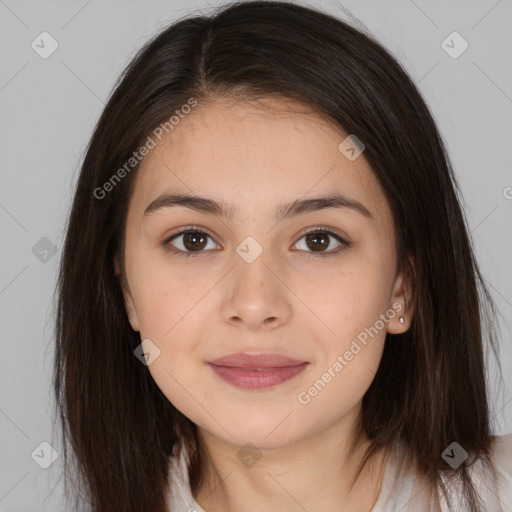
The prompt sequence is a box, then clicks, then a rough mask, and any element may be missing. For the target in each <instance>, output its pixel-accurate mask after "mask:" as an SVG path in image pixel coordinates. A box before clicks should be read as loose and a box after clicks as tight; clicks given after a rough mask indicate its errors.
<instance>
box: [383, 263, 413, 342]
mask: <svg viewBox="0 0 512 512" xmlns="http://www.w3.org/2000/svg"><path fill="white" fill-rule="evenodd" d="M408 259H409V264H410V268H409V269H406V270H404V271H403V272H401V273H400V274H398V276H397V278H396V280H395V284H394V285H393V293H392V296H391V305H392V306H393V310H394V311H395V313H396V314H395V316H394V317H393V318H392V319H391V320H390V321H389V322H388V326H387V329H386V331H387V332H389V333H390V334H402V333H404V332H406V331H407V330H408V329H409V326H410V325H411V321H412V312H413V310H414V303H415V302H414V296H415V294H414V290H413V287H412V275H411V273H414V258H413V257H412V256H409V258H408ZM400 318H403V319H404V322H403V323H401V322H400Z"/></svg>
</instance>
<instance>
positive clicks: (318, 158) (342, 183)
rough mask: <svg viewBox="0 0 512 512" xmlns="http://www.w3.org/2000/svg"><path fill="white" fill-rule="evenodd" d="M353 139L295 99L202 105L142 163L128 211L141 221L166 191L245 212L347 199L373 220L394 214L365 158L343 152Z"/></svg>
mask: <svg viewBox="0 0 512 512" xmlns="http://www.w3.org/2000/svg"><path fill="white" fill-rule="evenodd" d="M348 135H349V134H347V133H345V132H344V131H343V130H342V129H341V128H340V127H338V126H336V125H335V124H334V122H329V121H328V120H327V119H325V118H323V117H320V116H319V115H317V114H315V113H314V112H313V111H312V110H311V109H310V107H308V106H306V105H303V104H301V103H296V102H293V101H290V100H277V99H266V100H260V101H259V102H258V103H257V104H255V103H248V102H243V103H240V102H237V101H234V100H218V101H215V102H210V103H208V104H204V105H201V104H199V105H198V106H197V107H196V108H195V109H194V110H193V111H192V112H191V113H190V114H188V115H186V116H185V117H184V118H183V119H181V120H180V122H179V124H178V125H177V126H176V127H174V129H173V130H172V131H171V132H170V133H169V134H167V135H165V136H164V137H163V138H162V141H161V142H158V143H157V145H156V147H155V148H154V149H152V150H151V152H150V153H149V154H148V155H147V156H146V157H145V159H144V160H143V162H142V163H141V165H140V167H139V170H138V171H137V175H136V176H135V180H136V182H135V187H134V191H133V195H132V198H131V201H130V203H131V206H130V209H131V210H136V213H137V214H138V215H142V214H143V212H144V209H145V207H147V205H148V204H149V203H150V202H151V201H152V200H154V199H155V197H157V196H158V195H159V194H162V193H165V192H166V191H167V190H173V191H177V190H179V191H181V192H182V193H188V194H196V195H201V196H208V197H212V198H214V199H216V200H218V201H223V202H226V203H230V204H233V205H235V206H236V207H237V210H238V211H241V212H243V211H244V209H245V208H247V211H249V210H253V211H254V209H257V210H258V211H259V212H260V211H269V212H270V211H272V209H273V207H274V205H275V204H276V203H278V202H279V203H283V202H287V201H293V200H295V199H297V198H299V197H302V196H304V197H307V196H318V195H328V194H332V193H334V192H342V193H343V194H344V195H346V196H348V197H353V198H354V199H356V200H358V201H360V202H362V203H363V204H365V206H366V207H367V208H368V210H370V211H371V213H372V215H373V216H374V217H375V218H379V217H381V216H382V215H384V216H386V213H387V214H388V215H389V212H385V211H383V210H386V209H387V204H386V202H385V199H384V195H383V193H382V190H381V188H380V186H379V184H378V182H377V180H376V178H375V176H374V175H373V173H372V171H371V168H370V167H369V165H368V164H367V162H366V160H365V159H364V153H363V154H362V155H361V156H360V157H358V158H356V159H355V160H353V161H351V160H349V159H348V158H347V157H346V156H345V155H344V154H343V153H342V152H341V151H340V150H339V149H338V147H339V145H340V143H342V142H343V141H344V140H345V139H346V138H347V137H348Z"/></svg>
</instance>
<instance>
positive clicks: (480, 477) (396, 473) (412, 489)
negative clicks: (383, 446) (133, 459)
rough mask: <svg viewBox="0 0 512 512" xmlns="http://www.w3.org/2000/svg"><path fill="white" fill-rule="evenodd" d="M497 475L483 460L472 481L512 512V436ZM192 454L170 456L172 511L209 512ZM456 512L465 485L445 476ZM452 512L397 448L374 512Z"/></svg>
mask: <svg viewBox="0 0 512 512" xmlns="http://www.w3.org/2000/svg"><path fill="white" fill-rule="evenodd" d="M489 456H490V459H491V462H492V463H493V465H494V467H495V470H496V472H495V474H494V475H491V474H489V473H487V472H486V471H485V467H484V466H483V462H482V461H480V460H479V461H478V462H476V463H475V464H473V466H471V467H470V468H469V473H470V474H471V478H472V481H473V483H474V485H475V487H476V489H477V491H478V492H479V493H480V494H479V495H480V497H481V499H482V502H483V503H484V504H485V506H486V510H488V511H489V512H512V433H510V434H506V435H502V436H496V437H495V438H494V440H493V443H492V445H491V450H490V454H489ZM188 460H189V459H188V453H187V450H186V448H185V445H182V451H181V454H180V457H179V459H178V457H176V456H171V457H169V462H170V472H169V496H168V503H169V506H170V508H169V512H206V511H205V510H204V509H203V508H201V506H200V505H199V504H198V503H197V502H196V501H195V499H194V497H193V496H192V493H191V490H190V484H189V477H188ZM442 479H443V482H444V483H445V485H446V487H447V490H448V493H449V495H450V499H451V503H452V506H453V507H454V509H453V512H466V509H465V508H463V507H462V505H460V504H459V501H460V500H459V499H458V498H457V496H460V495H461V492H462V491H461V489H462V487H461V482H460V480H457V479H452V480H451V481H449V479H448V477H444V476H443V477H442ZM397 511H400V512H450V511H449V509H448V506H447V504H446V502H445V500H444V497H442V498H441V499H439V498H438V492H434V490H433V489H432V488H431V486H430V485H429V484H428V482H427V480H426V479H425V477H423V476H422V475H421V474H420V473H419V472H418V470H417V468H416V466H415V464H413V462H412V460H411V458H410V457H408V456H407V452H406V450H405V448H404V445H403V444H401V445H397V447H395V448H394V449H393V450H391V452H390V456H389V458H388V460H387V462H386V466H385V469H384V476H383V480H382V487H381V490H380V493H379V496H378V498H377V502H376V503H375V505H374V507H373V508H372V510H371V512H397Z"/></svg>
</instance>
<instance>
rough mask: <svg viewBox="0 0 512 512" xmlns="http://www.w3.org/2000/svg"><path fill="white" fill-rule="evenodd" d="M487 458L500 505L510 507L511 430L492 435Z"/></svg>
mask: <svg viewBox="0 0 512 512" xmlns="http://www.w3.org/2000/svg"><path fill="white" fill-rule="evenodd" d="M489 459H490V462H491V464H492V466H493V470H494V480H495V483H496V492H497V493H498V498H499V500H500V502H501V504H502V505H505V506H506V507H509V508H510V509H512V432H511V433H510V434H504V435H500V436H494V437H493V441H492V444H491V448H490V450H489ZM505 509H506V508H505Z"/></svg>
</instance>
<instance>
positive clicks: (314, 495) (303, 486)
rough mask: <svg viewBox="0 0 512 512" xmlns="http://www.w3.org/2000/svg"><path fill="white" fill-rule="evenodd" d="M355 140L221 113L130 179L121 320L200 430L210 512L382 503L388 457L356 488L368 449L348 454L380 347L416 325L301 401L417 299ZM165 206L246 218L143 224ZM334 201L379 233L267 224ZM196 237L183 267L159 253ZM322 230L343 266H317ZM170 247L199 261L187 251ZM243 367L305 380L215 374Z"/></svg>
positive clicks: (342, 217) (277, 114)
mask: <svg viewBox="0 0 512 512" xmlns="http://www.w3.org/2000/svg"><path fill="white" fill-rule="evenodd" d="M347 135H348V134H346V133H344V132H343V131H342V130H341V129H340V128H338V127H336V126H334V125H333V123H330V122H328V121H327V120H325V119H323V118H321V117H319V116H318V115H316V114H315V113H314V112H312V111H310V110H309V109H308V107H307V106H304V105H302V104H299V103H295V102H293V101H289V100H288V101H285V100H278V99H275V98H274V99H267V100H261V101H260V103H259V104H255V103H248V102H247V103H245V102H244V103H240V102H235V101H233V100H229V99H222V100H216V101H212V102H209V103H207V104H206V103H205V104H200V105H199V106H198V107H197V108H196V109H194V111H193V112H191V113H190V114H188V115H187V116H186V117H185V118H184V119H183V120H181V121H180V124H179V125H178V126H177V127H176V128H175V129H174V130H173V131H172V132H171V133H170V134H169V135H167V137H166V138H165V139H164V140H163V141H162V142H161V143H159V144H158V145H157V146H156V147H155V148H154V149H153V150H152V151H151V152H150V154H149V155H148V156H147V157H146V158H145V160H144V161H143V163H142V165H141V168H140V169H139V170H138V171H137V176H136V182H135V187H134V190H133V194H132V197H131V199H130V203H129V209H128V214H127V223H126V239H125V248H124V250H125V252H124V258H125V267H124V272H125V277H126V281H123V283H122V284H123V292H124V296H125V306H126V311H127V314H128V318H129V321H130V324H131V326H132V328H133V329H134V330H136V331H139V332H140V336H141V340H146V339H150V340H151V341H152V343H153V344H154V345H156V346H157V347H158V349H159V350H160V354H159V356H158V357H157V358H156V359H155V360H154V362H152V363H151V364H150V365H149V366H148V369H149V371H150V372H151V375H152V377H153V378H154V380H155V382H156V383H157V385H158V386H159V387H160V389H161V390H162V391H163V393H164V394H165V395H166V397H167V398H168V399H169V400H170V401H171V402H172V403H173V404H174V405H175V406H176V407H177V408H178V409H179V410H180V411H181V412H182V413H183V414H184V415H186V416H187V417H188V418H190V419H191V420H192V421H193V422H194V423H195V424H196V425H197V426H198V429H199V434H200V439H201V443H202V449H203V450H204V451H205V452H207V460H208V464H207V478H206V481H205V483H204V484H203V485H202V486H201V488H200V489H199V492H198V493H197V496H196V499H197V501H198V503H199V504H200V505H201V506H202V507H203V508H204V509H205V510H207V511H208V512H216V511H221V510H222V511H227V512H230V511H241V510H243V511H245V512H253V511H262V510H282V511H285V512H286V511H290V512H291V511H298V510H302V508H301V507H303V508H304V509H306V510H308V511H309V512H315V511H320V510H322V511H324V510H337V511H348V510H359V511H361V512H364V511H370V510H371V508H372V507H373V505H374V503H375V501H376V499H377V497H378V493H379V490H380V486H381V481H382V473H383V465H384V462H385V458H384V454H379V455H378V456H377V457H376V458H375V461H374V462H373V463H372V464H370V465H368V466H365V469H364V470H363V472H362V473H361V475H360V477H359V478H358V479H357V481H356V483H355V484H354V485H353V487H351V486H350V482H351V481H352V478H353V477H354V474H355V470H356V467H357V464H358V463H359V462H360V460H361V457H362V454H363V450H364V449H365V448H366V446H367V441H366V440H364V439H363V440H362V441H361V442H360V443H358V444H357V446H356V447H355V449H354V450H352V451H351V450H350V445H351V443H352V441H353V439H354V431H355V428H356V426H357V424H358V421H359V419H360V414H361V402H362V398H363V395H364V393H365V392H366V390H367V389H368V387H369V386H370V384H371V382H372V380H373V378H374V375H375V373H376V371H377V369H378V366H379V363H380V359H381V355H382V350H383V347H384V341H385V336H386V332H389V333H401V332H404V331H405V330H407V328H408V326H409V325H410V315H409V314H408V312H404V309H402V311H401V313H400V314H396V315H395V316H394V318H392V319H390V320H389V321H388V322H387V323H386V324H385V326H384V328H382V329H380V330H379V332H378V334H377V335H376V336H374V337H373V338H370V341H369V342H368V343H367V345H366V346H364V348H363V349H362V350H361V351H360V352H358V353H357V355H355V356H354V357H353V359H352V360H351V361H349V362H348V364H347V365H346V366H345V367H344V368H343V370H342V371H341V372H340V373H338V374H337V375H336V377H334V378H332V379H331V381H330V382H329V383H328V384H327V385H326V386H325V387H324V388H323V389H322V390H321V392H320V393H318V394H317V395H316V396H315V397H313V398H312V399H311V400H310V402H309V403H308V404H302V403H300V402H299V401H298V398H297V397H298V394H299V393H300V392H303V391H307V390H308V388H310V386H311V385H312V384H313V383H314V382H315V381H317V380H318V379H320V378H321V377H322V374H324V373H325V372H326V371H327V369H328V368H329V367H332V365H333V363H334V362H335V361H336V360H337V357H338V356H339V355H343V354H344V353H345V352H346V351H347V350H349V348H350V346H351V342H352V341H353V340H354V339H356V337H357V335H358V334H359V333H360V332H362V331H364V329H365V328H369V327H370V326H373V325H375V323H376V320H378V319H379V316H380V315H382V314H384V313H385V312H386V311H389V310H390V309H392V305H393V304H394V303H399V304H401V305H402V307H403V306H404V305H405V303H406V297H409V296H410V287H409V283H408V281H407V280H406V279H405V277H404V276H402V275H401V274H398V275H397V274H396V272H395V271H396V251H395V231H394V225H393V219H392V215H391V211H390V208H389V205H388V203H387V201H386V199H385V196H384V194H383V191H382V189H381V188H380V185H379V184H378V182H377V180H376V178H375V177H374V176H373V174H372V173H371V170H370V168H369V166H368V164H367V162H366V161H365V159H364V153H363V154H362V155H361V156H359V157H358V158H356V159H355V160H354V161H350V160H349V159H347V158H346V157H345V155H344V154H342V153H341V152H340V151H339V150H338V145H339V144H340V142H342V141H343V140H344V139H345V138H346V137H347ZM171 191H172V192H175V193H176V192H179V193H191V194H196V195H199V196H205V197H208V198H211V199H215V200H218V201H220V200H222V201H225V202H227V203H230V204H233V206H235V207H236V208H237V209H238V213H237V215H236V216H235V217H234V218H233V219H228V218H222V217H220V216H216V215H211V214H208V213H204V212H198V211H194V210H192V209H189V208H187V207H185V206H173V207H164V208H161V209H159V210H156V211H154V212H152V213H150V214H148V215H144V210H145V209H146V207H147V206H148V205H149V204H150V203H151V202H152V201H153V200H154V199H155V198H156V197H158V196H159V195H160V194H162V193H170V192H171ZM333 192H339V193H343V194H344V195H346V196H348V197H350V198H352V199H355V200H357V201H359V202H360V203H362V204H363V205H364V206H365V207H366V208H367V210H368V211H369V212H370V214H371V215H372V219H369V218H367V217H366V216H364V215H361V214H360V213H358V212H356V211H354V210H352V209H349V208H341V209H334V208H330V209H324V210H320V211H315V212H309V213H306V214H302V215H298V216H294V217H290V218H287V219H284V220H281V221H280V222H277V223H276V221H275V220H274V212H275V209H276V208H277V205H280V204H281V203H283V202H284V203H289V202H292V201H294V200H296V199H299V198H301V199H303V198H312V197H320V196H327V195H330V194H332V193H333ZM190 225H194V226H195V229H196V230H197V229H198V228H200V229H201V230H203V231H205V232H206V233H207V234H208V235H209V236H210V238H207V239H206V240H207V241H208V242H207V245H206V246H203V247H204V248H203V249H201V250H202V251H203V252H202V253H201V254H200V255H199V256H196V257H190V258H187V257H185V256H179V255H177V254H174V253H172V252H170V251H168V250H166V249H165V247H164V245H163V241H164V240H165V239H168V238H169V237H170V236H171V235H173V234H174V233H176V232H177V231H179V230H180V229H181V228H186V227H189V226H190ZM322 225H324V226H329V228H330V229H331V230H332V231H333V232H335V233H337V234H339V235H340V236H341V237H342V238H344V239H345V240H347V241H349V242H350V244H351V245H350V246H349V247H345V248H344V249H343V250H342V251H341V252H338V253H335V251H336V250H337V249H338V247H339V245H340V244H339V242H337V241H336V239H335V238H328V239H327V240H329V241H330V245H329V246H328V247H327V248H324V249H320V253H321V251H322V250H323V251H324V254H326V253H328V252H329V251H331V254H330V255H327V256H321V255H319V252H318V251H319V249H317V248H316V246H315V242H314V241H313V242H309V243H307V238H306V237H305V236H304V234H303V231H304V230H305V229H307V228H315V227H317V226H322ZM324 231H325V230H324ZM248 236H251V237H252V238H254V239H255V240H256V241H257V242H258V244H259V245H260V246H261V247H262V249H263V252H262V254H261V255H260V256H259V257H258V258H257V259H256V260H255V261H253V262H252V263H247V262H246V261H245V260H244V259H243V258H242V257H240V256H239V254H238V253H237V252H236V248H237V247H238V246H239V244H240V243H241V242H242V241H243V240H244V239H245V238H246V237H248ZM172 243H173V244H174V247H175V248H176V249H181V250H183V251H186V248H187V247H188V248H189V251H190V250H191V249H190V247H191V245H190V244H189V245H188V246H185V245H184V243H185V239H184V237H183V236H181V237H177V238H175V239H174V240H173V242H172ZM192 250H193V246H192ZM117 271H118V272H120V266H119V265H118V266H117ZM402 315H403V316H404V323H403V324H402V323H400V322H399V316H402ZM235 352H252V353H263V352H272V353H278V354H282V355H286V356H289V357H293V358H295V359H299V360H303V361H307V362H309V365H308V366H307V367H306V369H305V370H304V371H303V372H302V373H301V374H299V375H298V376H296V377H294V378H292V379H291V380H288V381H286V382H284V383H281V384H279V385H277V386H274V387H272V388H267V389H264V390H243V389H239V388H237V387H234V386H233V385H231V384H228V383H226V382H225V381H223V380H222V379H220V378H219V377H218V376H217V375H216V373H215V372H213V371H212V369H211V368H210V367H209V366H208V365H207V364H206V361H211V360H213V359H216V358H218V357H221V356H225V355H227V354H231V353H235ZM248 442H250V443H252V444H253V445H254V446H255V447H257V449H258V450H259V454H260V455H261V459H260V460H259V461H258V462H257V464H255V465H253V466H252V467H249V466H247V465H245V464H243V463H242V462H241V461H240V459H239V458H238V457H237V454H238V453H239V451H240V449H241V447H243V446H244V445H246V443H248Z"/></svg>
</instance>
